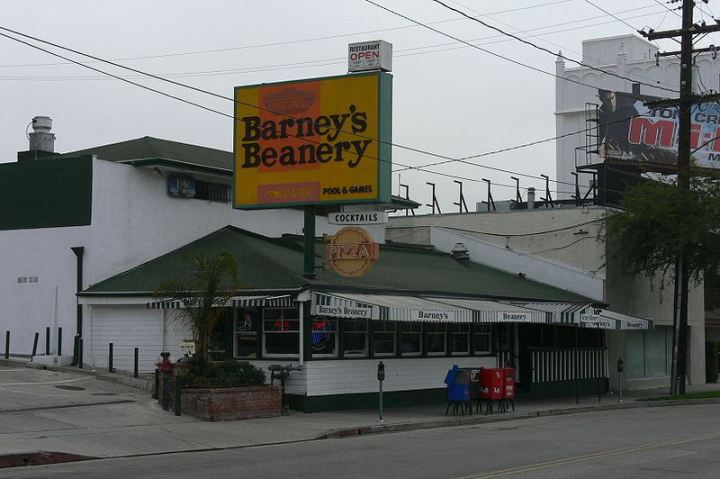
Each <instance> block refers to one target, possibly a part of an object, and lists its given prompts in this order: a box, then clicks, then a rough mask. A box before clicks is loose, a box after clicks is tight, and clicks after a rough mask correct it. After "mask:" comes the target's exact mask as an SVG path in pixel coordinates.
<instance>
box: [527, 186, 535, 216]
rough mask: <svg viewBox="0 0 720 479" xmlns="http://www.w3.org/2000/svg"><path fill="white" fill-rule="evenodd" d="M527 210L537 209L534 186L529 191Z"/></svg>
mask: <svg viewBox="0 0 720 479" xmlns="http://www.w3.org/2000/svg"><path fill="white" fill-rule="evenodd" d="M527 209H529V210H534V209H535V188H533V187H532V186H531V187H530V188H528V190H527Z"/></svg>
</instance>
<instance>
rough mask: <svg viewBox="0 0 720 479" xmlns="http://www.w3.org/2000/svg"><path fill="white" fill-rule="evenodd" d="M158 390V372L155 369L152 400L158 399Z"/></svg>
mask: <svg viewBox="0 0 720 479" xmlns="http://www.w3.org/2000/svg"><path fill="white" fill-rule="evenodd" d="M159 389H160V370H158V369H157V368H155V387H154V388H153V393H152V398H153V399H157V398H158V397H159V393H160V391H159Z"/></svg>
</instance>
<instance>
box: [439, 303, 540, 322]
mask: <svg viewBox="0 0 720 479" xmlns="http://www.w3.org/2000/svg"><path fill="white" fill-rule="evenodd" d="M428 299H430V300H432V301H435V302H438V303H442V304H447V305H451V306H456V307H461V308H465V309H469V310H471V311H472V313H473V322H476V323H549V322H550V314H549V313H547V312H546V311H538V310H534V309H528V308H522V307H520V306H515V305H512V304H506V303H500V302H498V301H488V300H479V299H457V298H428Z"/></svg>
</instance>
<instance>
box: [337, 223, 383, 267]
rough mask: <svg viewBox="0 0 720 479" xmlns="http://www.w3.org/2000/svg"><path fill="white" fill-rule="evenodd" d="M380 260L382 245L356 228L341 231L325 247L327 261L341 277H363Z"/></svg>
mask: <svg viewBox="0 0 720 479" xmlns="http://www.w3.org/2000/svg"><path fill="white" fill-rule="evenodd" d="M378 259H380V245H378V244H377V243H375V242H374V241H373V238H372V236H370V233H368V232H367V231H365V230H364V229H362V228H358V227H356V226H347V227H345V228H342V229H340V230H339V231H338V232H337V233H335V235H334V236H333V237H332V239H331V240H330V243H328V245H327V246H326V247H325V260H326V261H327V263H328V265H329V266H330V267H331V268H332V269H333V270H335V272H336V273H338V274H339V275H341V276H347V277H351V278H352V277H354V278H357V277H360V276H363V275H364V274H365V273H367V272H368V270H369V269H370V267H372V265H373V264H374V263H375V262H376V261H377V260H378Z"/></svg>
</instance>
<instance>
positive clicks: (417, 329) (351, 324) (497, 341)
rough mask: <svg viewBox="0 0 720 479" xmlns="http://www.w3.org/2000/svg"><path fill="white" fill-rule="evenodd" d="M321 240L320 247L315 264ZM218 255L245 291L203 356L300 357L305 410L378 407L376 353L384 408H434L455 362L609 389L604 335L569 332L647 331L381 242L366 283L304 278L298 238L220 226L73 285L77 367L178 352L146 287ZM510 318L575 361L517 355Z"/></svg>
mask: <svg viewBox="0 0 720 479" xmlns="http://www.w3.org/2000/svg"><path fill="white" fill-rule="evenodd" d="M325 247H326V243H325V242H321V241H318V242H317V244H316V249H317V252H318V256H319V257H320V258H322V257H324V255H323V253H324V249H325ZM221 251H225V252H227V253H229V254H231V255H232V256H234V258H235V260H236V262H237V265H238V272H239V281H240V282H241V283H242V288H240V289H238V290H237V291H236V296H235V297H234V299H233V306H232V307H231V308H227V309H226V311H225V312H224V318H223V320H222V322H221V324H222V326H221V327H219V328H218V331H217V332H216V335H215V337H214V340H213V344H212V346H211V354H212V356H213V357H214V358H216V359H222V358H235V359H244V360H249V361H251V362H253V363H254V364H256V365H257V366H259V367H261V368H263V369H267V367H268V366H270V365H271V364H292V365H295V366H297V365H302V367H303V369H302V371H295V372H292V373H291V375H290V378H289V380H288V382H287V389H286V392H287V394H288V397H289V399H290V403H291V405H292V406H293V407H294V408H296V409H300V410H303V411H306V412H312V411H318V410H328V409H338V408H343V409H347V408H353V407H369V406H372V405H374V404H375V401H376V394H377V393H376V391H377V380H376V368H377V364H378V361H379V360H382V361H383V362H384V363H385V365H386V380H385V383H384V390H385V391H386V404H387V405H388V406H391V405H401V404H410V403H412V404H417V403H418V402H423V401H425V402H442V401H443V400H444V399H445V390H444V384H443V379H444V377H445V374H446V372H447V370H448V369H450V368H451V367H452V366H453V365H455V364H457V365H459V366H467V367H496V366H499V365H506V364H515V365H516V367H518V368H519V374H520V381H521V387H524V389H525V391H527V392H530V393H535V394H549V393H556V394H562V393H568V392H569V391H571V390H573V389H570V388H571V387H573V388H574V385H575V384H578V385H579V387H580V388H581V391H582V392H599V391H605V390H606V389H607V377H608V372H607V369H608V364H607V355H606V345H605V343H604V335H603V334H599V333H598V330H597V329H593V328H584V327H578V325H579V324H581V321H580V319H581V317H580V316H581V315H586V316H587V317H588V318H591V319H592V318H594V320H595V321H596V322H597V321H598V320H601V316H602V317H603V318H605V319H604V321H605V322H606V323H608V324H610V323H611V324H610V326H609V327H614V328H615V327H616V328H621V327H623V326H628V325H630V323H633V324H634V326H633V327H641V328H647V327H649V326H650V324H649V323H648V322H645V321H643V320H637V318H631V317H628V316H625V315H617V316H614V317H612V318H609V317H607V316H605V315H606V313H607V312H606V311H605V310H604V309H603V306H604V305H603V304H601V303H600V302H597V301H593V300H592V299H590V298H588V297H586V296H583V295H580V294H576V293H572V292H569V291H566V290H563V289H560V288H556V287H552V286H548V285H546V284H542V283H540V282H537V281H532V280H529V279H526V278H522V277H520V276H518V275H517V274H510V273H506V272H502V271H500V270H498V269H495V268H492V267H489V266H485V265H482V264H478V263H474V262H471V261H468V258H467V257H466V256H464V255H462V254H461V253H460V254H457V253H456V254H455V255H450V254H447V253H442V252H439V251H437V250H435V249H433V248H432V247H428V246H424V247H423V246H401V245H400V246H393V245H387V244H386V245H381V246H380V253H379V254H380V258H381V260H380V261H379V262H377V263H376V264H375V265H374V266H373V267H372V268H371V269H370V270H369V271H368V272H367V274H366V275H365V276H363V277H360V278H346V277H343V276H340V275H338V274H337V273H335V272H333V271H326V270H324V269H319V270H318V272H317V277H316V278H315V279H312V280H308V279H306V278H304V277H303V276H302V274H301V272H302V266H303V248H302V239H301V238H300V237H297V236H285V237H282V238H269V237H265V236H261V235H258V234H255V233H250V232H248V231H245V230H241V229H238V228H236V227H230V226H229V227H225V228H223V229H221V230H218V231H216V232H214V233H212V234H210V235H207V236H205V237H203V238H201V239H199V240H196V241H194V242H191V243H189V244H187V245H185V246H183V247H181V248H179V249H177V250H175V251H172V252H170V253H167V254H165V255H162V256H159V257H157V258H155V259H153V260H151V261H149V262H147V263H144V264H142V265H140V266H137V267H135V268H132V269H130V270H127V271H125V272H123V273H120V274H118V275H115V276H112V277H110V278H108V279H106V280H103V281H100V282H98V283H96V284H94V285H92V286H90V287H89V288H86V289H85V290H84V291H82V292H81V293H80V294H79V298H80V303H81V304H82V305H84V307H85V308H87V311H88V318H87V320H88V326H87V327H88V330H87V335H86V354H85V361H86V362H87V363H88V364H90V365H91V366H93V367H96V368H103V367H106V366H107V359H108V345H109V343H110V342H112V343H114V348H115V351H116V352H117V351H125V350H126V351H130V350H132V349H133V348H135V347H138V348H140V349H141V350H149V351H151V352H152V354H150V355H145V356H143V357H144V358H146V359H144V360H143V361H142V362H141V364H140V369H141V370H144V371H151V370H153V369H154V368H155V363H154V361H152V360H150V359H149V356H152V355H153V354H155V355H159V353H160V351H169V352H170V353H171V357H172V358H173V359H178V358H179V357H181V356H182V353H181V350H180V345H181V343H183V341H185V340H188V339H191V336H190V333H189V332H188V331H187V330H186V329H184V328H183V327H182V326H183V325H182V324H179V323H178V322H177V321H175V317H176V315H177V308H179V307H181V305H180V304H177V303H173V302H167V301H162V299H158V298H155V297H153V291H155V289H156V288H157V286H158V284H160V283H161V282H162V281H163V280H165V279H167V278H170V277H182V276H183V275H186V274H187V272H188V271H189V269H190V268H191V266H190V258H191V256H192V255H193V254H197V253H201V254H205V255H211V254H215V253H218V252H221ZM320 261H321V260H320ZM607 314H609V313H607ZM586 319H587V318H586ZM518 325H521V326H522V328H523V331H525V334H526V337H527V338H528V341H530V340H532V341H535V342H537V343H538V344H551V345H568V346H569V345H570V344H572V345H577V348H576V349H575V350H574V351H575V353H576V354H575V356H572V355H570V354H567V355H565V356H563V355H561V354H560V353H559V352H558V351H559V350H556V349H552V348H550V349H547V348H546V349H544V350H540V349H538V350H536V352H535V354H534V355H533V354H530V355H528V356H526V357H523V358H520V359H519V360H518V361H516V360H515V358H513V357H512V355H513V354H514V351H516V348H515V347H514V344H513V343H514V342H516V341H517V340H518V337H517V335H515V334H514V331H515V328H516V327H517V326H518ZM530 338H532V339H530ZM527 351H530V350H529V349H527ZM575 365H577V366H575ZM131 366H132V364H131V359H130V357H129V356H124V359H123V357H120V358H119V359H116V361H115V367H117V368H119V369H130V368H131ZM576 379H577V381H575V380H576ZM550 380H552V381H550ZM550 382H552V383H553V384H551V385H549V383H550ZM533 384H534V385H535V386H536V388H535V389H533V388H532V387H531V385H533Z"/></svg>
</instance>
